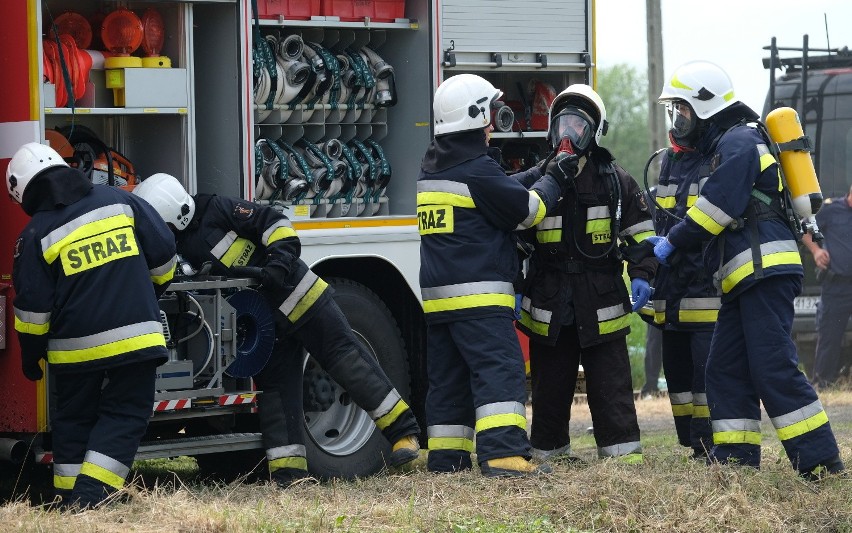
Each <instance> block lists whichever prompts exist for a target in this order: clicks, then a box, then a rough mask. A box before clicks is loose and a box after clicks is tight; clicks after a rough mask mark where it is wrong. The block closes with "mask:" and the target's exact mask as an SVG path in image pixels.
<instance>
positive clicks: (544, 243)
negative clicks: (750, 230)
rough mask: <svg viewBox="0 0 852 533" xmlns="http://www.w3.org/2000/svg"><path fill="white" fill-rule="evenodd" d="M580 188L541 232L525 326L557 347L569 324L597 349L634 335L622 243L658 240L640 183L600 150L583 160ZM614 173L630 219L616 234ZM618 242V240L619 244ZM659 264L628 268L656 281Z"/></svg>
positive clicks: (648, 262)
mask: <svg viewBox="0 0 852 533" xmlns="http://www.w3.org/2000/svg"><path fill="white" fill-rule="evenodd" d="M581 165H582V168H581V170H580V172H579V173H578V175H577V177H576V179H575V180H574V184H575V185H574V188H572V189H569V190H568V191H566V194H565V197H564V198H563V199H562V200H561V201H560V203H559V205H558V206H557V208H556V209H555V210H554V212H553V213H552V214H549V215H548V216H547V217H546V218H545V219H544V221H543V222H542V223H541V224H539V226H538V227H537V228H535V230H530V231H527V232H525V236H527V237H528V236H529V234H531V233H534V237H532V239H531V240H533V239H534V242H535V251H534V252H533V255H532V257H531V259H530V266H529V272H528V274H527V278H526V280H525V282H524V297H523V299H522V301H521V320H520V321H519V323H518V328H519V329H520V330H521V331H523V332H524V333H526V334H527V335H529V336H530V337H534V338H537V339H538V340H540V341H542V342H545V343H548V344H554V343H555V342H556V339H557V336H558V334H559V330H560V329H561V327H562V325H563V324H566V323H574V324H576V325H577V332H578V335H579V337H580V344H581V345H582V346H591V345H594V344H599V343H602V342H606V341H609V340H611V339H614V338H618V337H624V336H626V335H627V333H628V332H629V326H628V324H629V318H630V312H631V309H630V301H629V298H628V291H627V287H626V285H625V283H624V279H623V277H622V273H623V268H624V267H623V262H622V260H621V259H620V258H619V256H618V248H617V246H616V245H617V243H618V241H619V240H622V241H627V242H629V243H631V244H635V243H638V242H641V241H643V240H645V239H647V238H648V237H650V236H652V235H654V231H653V222H652V220H651V213H650V209H649V207H648V204H647V201H646V200H645V196H644V194H643V192H642V190H641V189H640V188H639V186H638V184H637V183H636V182H635V180H634V179H633V178H632V177H631V176H630V175H629V174H628V173H627V172H626V171H625V170H624V169H622V168H621V167H619V166H617V165H615V164H614V163H612V156H611V155H610V154H609V153H608V152H607V151H605V150H603V149H598V150H597V151H596V152H595V155H593V156H592V159H587V158H583V159H581ZM606 172H614V173H615V174H614V175H615V177H616V178H617V180H618V183H619V185H620V188H621V191H622V194H621V197H622V199H621V212H622V218H621V221H620V226H619V227H618V228H615V229H616V231H617V236H613V234H612V231H613V229H614V228H613V226H612V222H611V216H612V215H613V214H614V213H615V212H616V210H617V206H616V205H615V204H616V200H615V199H614V197H613V196H612V195H611V194H610V192H611V191H610V190H611V188H612V187H611V183H610V178H609V177H608V176H606V175H605V173H606ZM613 239H615V242H614V241H613ZM655 268H656V260H654V259H653V258H647V259H645V260H643V261H642V262H641V263H639V264H631V265H629V266H628V274H629V275H630V277H631V278H636V277H638V278H642V279H645V280H649V279H650V278H651V277H652V276H653V274H654V270H655Z"/></svg>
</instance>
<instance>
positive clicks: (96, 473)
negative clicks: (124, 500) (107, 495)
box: [80, 462, 124, 489]
mask: <svg viewBox="0 0 852 533" xmlns="http://www.w3.org/2000/svg"><path fill="white" fill-rule="evenodd" d="M80 474H81V475H82V474H85V475H87V476H89V477H91V478H95V479H97V480H98V481H100V482H101V483H103V484H104V485H109V486H110V487H113V488H114V489H121V487H123V486H124V478H123V477H121V476H119V475H118V474H116V473H115V472H110V471H109V470H107V469H106V468H104V467H102V466H99V465H96V464H92V463H88V462H85V463H83V466H82V467H80Z"/></svg>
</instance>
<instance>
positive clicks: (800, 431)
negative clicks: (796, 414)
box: [775, 411, 828, 440]
mask: <svg viewBox="0 0 852 533" xmlns="http://www.w3.org/2000/svg"><path fill="white" fill-rule="evenodd" d="M825 424H828V415H827V414H825V411H820V412H819V413H817V414H815V415H814V416H812V417H810V418H806V419H804V420H802V421H801V422H796V423H795V424H790V425H789V426H787V427H783V428H778V429H776V430H775V431H776V432H777V433H778V438H779V439H780V440H787V439H792V438H793V437H798V436H799V435H804V434H805V433H807V432H808V431H813V430H815V429H816V428H818V427H820V426H823V425H825Z"/></svg>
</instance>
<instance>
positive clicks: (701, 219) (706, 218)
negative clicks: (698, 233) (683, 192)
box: [686, 206, 725, 235]
mask: <svg viewBox="0 0 852 533" xmlns="http://www.w3.org/2000/svg"><path fill="white" fill-rule="evenodd" d="M686 216H688V217H689V218H691V219H692V220H693V221H694V222H695V223H696V224H698V225H699V226H701V227H702V228H704V229H706V230H707V231H708V232H710V233H712V234H713V235H718V234H720V233H722V230H724V229H725V227H724V226H721V225H719V223H718V222H716V221H715V220H713V218H712V217H711V216H710V215H708V214H707V213H705V212H704V211H702V210H701V208H699V207H697V206H692V207H690V208H689V209H688V210H687V211H686Z"/></svg>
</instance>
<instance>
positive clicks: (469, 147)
mask: <svg viewBox="0 0 852 533" xmlns="http://www.w3.org/2000/svg"><path fill="white" fill-rule="evenodd" d="M487 153H488V145H487V144H486V143H485V130H484V129H481V128H480V129H476V130H468V131H462V132H459V133H448V134H446V135H441V136H438V137H435V138H434V139H433V140H432V143H431V144H430V145H429V148H428V149H427V150H426V155H425V156H423V163H422V165H421V167H422V168H423V171H424V172H428V173H430V174H434V173H436V172H441V171H444V170H446V169H448V168H451V167H454V166H456V165H459V164H461V163H464V162H465V161H470V160H472V159H476V158H477V157H479V156H481V155H485V154H487Z"/></svg>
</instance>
